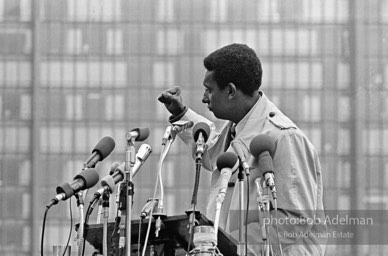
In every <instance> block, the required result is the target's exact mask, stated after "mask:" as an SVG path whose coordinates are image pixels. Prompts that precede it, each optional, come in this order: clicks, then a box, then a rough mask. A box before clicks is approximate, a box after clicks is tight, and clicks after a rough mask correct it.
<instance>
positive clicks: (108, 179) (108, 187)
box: [94, 144, 152, 198]
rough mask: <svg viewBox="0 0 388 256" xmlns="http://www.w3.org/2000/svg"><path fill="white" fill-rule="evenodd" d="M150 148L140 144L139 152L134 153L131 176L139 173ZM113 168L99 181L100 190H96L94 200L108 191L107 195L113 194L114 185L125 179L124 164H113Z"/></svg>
mask: <svg viewBox="0 0 388 256" xmlns="http://www.w3.org/2000/svg"><path fill="white" fill-rule="evenodd" d="M151 153H152V148H151V146H150V145H148V144H142V145H141V146H140V148H139V150H138V151H137V153H136V162H135V165H134V166H133V168H132V175H133V176H135V175H136V173H137V172H138V171H139V169H140V167H141V166H142V165H143V164H144V163H145V161H146V160H147V158H148V157H149V156H150V155H151ZM113 166H116V167H115V169H114V170H113V171H112V170H111V171H110V173H109V175H107V176H105V177H104V178H102V179H101V182H100V184H101V186H102V187H101V188H100V189H98V190H97V191H96V192H95V193H94V196H95V197H96V198H98V197H100V196H101V195H102V194H104V192H106V191H108V192H109V193H114V191H115V187H116V184H117V183H119V182H120V181H122V180H123V179H124V177H125V162H123V163H121V164H118V163H113V164H112V169H113Z"/></svg>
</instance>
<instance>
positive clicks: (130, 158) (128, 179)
mask: <svg viewBox="0 0 388 256" xmlns="http://www.w3.org/2000/svg"><path fill="white" fill-rule="evenodd" d="M126 139H127V148H126V150H125V179H124V182H125V186H126V189H124V191H125V193H126V195H125V196H126V210H125V232H126V233H125V237H126V243H125V247H126V254H125V255H126V256H130V255H131V233H132V232H131V231H132V230H131V224H132V223H131V219H132V200H133V193H134V187H133V182H132V168H133V166H134V165H135V162H136V152H135V151H136V150H135V138H133V137H132V136H131V133H130V132H129V133H127V135H126Z"/></svg>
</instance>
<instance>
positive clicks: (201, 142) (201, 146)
mask: <svg viewBox="0 0 388 256" xmlns="http://www.w3.org/2000/svg"><path fill="white" fill-rule="evenodd" d="M209 134H210V127H209V125H208V124H207V123H205V122H199V123H196V124H195V125H194V127H193V137H194V141H195V143H196V144H197V146H196V150H195V155H196V159H201V158H202V155H203V153H204V151H205V146H206V141H207V139H208V138H209Z"/></svg>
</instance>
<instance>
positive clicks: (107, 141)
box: [85, 136, 115, 168]
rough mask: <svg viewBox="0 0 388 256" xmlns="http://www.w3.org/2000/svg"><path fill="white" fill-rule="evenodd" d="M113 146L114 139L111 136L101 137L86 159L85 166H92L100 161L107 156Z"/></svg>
mask: <svg viewBox="0 0 388 256" xmlns="http://www.w3.org/2000/svg"><path fill="white" fill-rule="evenodd" d="M114 148H115V141H114V140H113V139H112V138H111V137H109V136H106V137H104V138H102V139H101V140H100V141H99V142H98V143H97V145H96V146H95V147H94V149H93V150H92V154H91V155H90V156H89V157H88V159H86V161H85V167H86V168H94V167H95V166H96V164H97V162H98V161H102V160H104V159H105V157H107V156H109V154H110V153H111V152H112V151H113V149H114Z"/></svg>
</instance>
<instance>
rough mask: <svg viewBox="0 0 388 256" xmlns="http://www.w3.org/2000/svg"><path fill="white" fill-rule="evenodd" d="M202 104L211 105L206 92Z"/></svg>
mask: <svg viewBox="0 0 388 256" xmlns="http://www.w3.org/2000/svg"><path fill="white" fill-rule="evenodd" d="M202 103H205V104H206V103H209V97H208V95H207V93H206V92H205V93H204V94H203V96H202Z"/></svg>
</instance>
